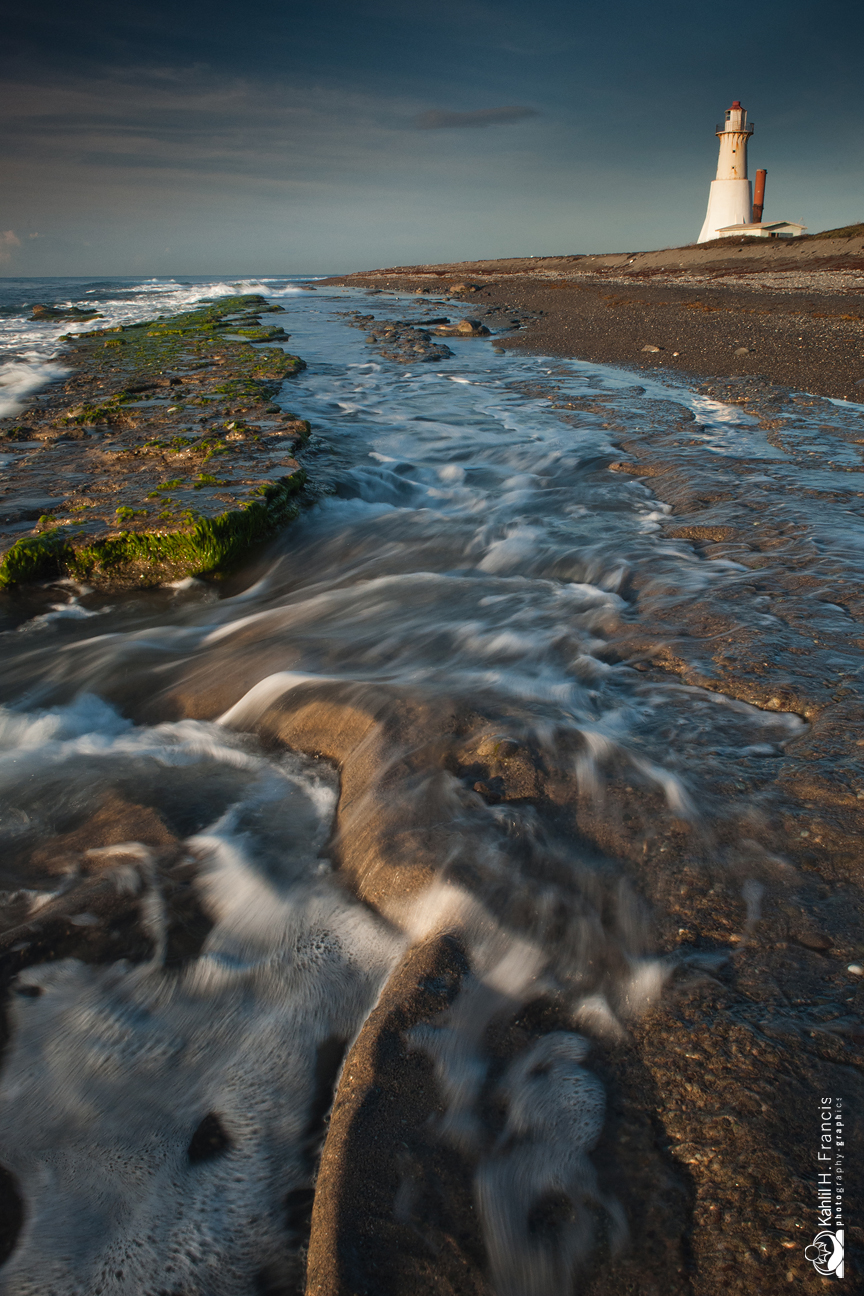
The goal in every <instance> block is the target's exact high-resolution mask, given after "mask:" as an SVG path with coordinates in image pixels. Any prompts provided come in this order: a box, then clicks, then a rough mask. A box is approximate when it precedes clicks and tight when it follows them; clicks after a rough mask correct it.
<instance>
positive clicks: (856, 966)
mask: <svg viewBox="0 0 864 1296" xmlns="http://www.w3.org/2000/svg"><path fill="white" fill-rule="evenodd" d="M846 971H847V972H851V973H852V975H853V976H864V967H862V966H861V964H860V963H850V964H849V966H848V967H847V969H846Z"/></svg>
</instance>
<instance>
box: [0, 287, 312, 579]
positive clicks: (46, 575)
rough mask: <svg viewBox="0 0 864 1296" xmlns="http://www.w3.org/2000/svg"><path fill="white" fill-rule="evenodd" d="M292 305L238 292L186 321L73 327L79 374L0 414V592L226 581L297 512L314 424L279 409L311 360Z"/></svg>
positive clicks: (70, 340)
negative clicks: (286, 315) (303, 353)
mask: <svg viewBox="0 0 864 1296" xmlns="http://www.w3.org/2000/svg"><path fill="white" fill-rule="evenodd" d="M279 310H281V308H280V307H278V306H271V305H269V304H268V303H267V302H266V301H265V299H264V298H262V297H258V296H243V297H227V298H222V299H220V300H218V301H215V302H212V303H208V304H207V305H205V306H201V307H199V308H197V309H195V310H192V311H188V312H186V313H184V314H182V315H177V316H171V317H167V318H163V317H160V318H159V319H156V320H149V321H146V322H144V323H141V324H136V325H126V326H122V327H120V328H114V329H103V330H95V331H93V332H90V333H82V334H77V335H73V336H69V335H67V337H66V338H65V341H66V343H67V348H68V349H67V356H68V359H69V361H70V363H71V365H72V366H73V370H72V373H71V375H70V376H69V378H68V379H67V381H66V382H65V383H62V384H55V385H54V386H53V387H51V388H49V389H48V391H47V393H46V394H45V395H43V396H42V397H41V398H40V399H39V400H38V402H37V401H34V402H33V405H32V407H31V408H30V409H28V410H27V411H26V414H25V415H24V416H21V417H19V418H18V419H17V420H15V419H9V418H7V419H2V420H0V437H2V438H3V439H4V440H5V441H6V442H7V444H8V446H9V451H10V454H11V455H12V456H14V462H13V463H12V464H11V465H9V469H8V472H7V478H6V482H7V489H6V491H5V492H4V493H3V494H2V495H0V588H4V589H5V588H9V587H10V586H14V585H17V584H21V583H24V582H28V581H38V580H45V579H51V578H56V577H58V576H71V577H74V578H77V579H83V580H87V581H88V582H91V583H94V584H96V585H111V586H113V587H120V586H130V585H135V586H140V585H147V584H156V583H160V582H162V581H164V580H166V579H172V578H177V577H181V576H187V575H196V574H211V575H215V574H218V573H221V572H223V571H226V570H228V569H229V568H231V567H233V566H236V565H237V564H238V563H239V562H241V561H242V560H243V558H244V556H246V555H247V554H248V553H249V551H250V550H251V549H252V548H254V546H256V545H258V544H260V543H262V542H264V541H266V540H268V539H270V538H271V537H272V536H273V535H275V534H276V532H277V531H278V530H279V529H280V528H281V527H282V526H284V525H285V524H286V523H287V522H289V521H291V520H292V519H293V518H294V517H295V516H296V515H297V512H298V505H297V502H296V499H295V496H296V495H297V493H298V492H299V491H300V490H301V488H302V486H303V484H304V482H305V480H306V473H305V471H304V470H303V469H302V468H301V466H300V464H299V463H298V462H297V460H296V459H295V458H294V457H293V453H294V450H295V448H296V447H297V446H299V445H302V444H304V443H305V442H306V441H307V440H308V438H309V434H310V428H309V424H308V422H307V421H306V420H305V419H299V418H296V417H295V416H294V415H292V414H289V413H286V412H285V411H284V410H283V409H282V408H281V407H280V406H279V405H276V404H274V403H273V398H274V396H276V395H277V393H278V392H279V391H280V389H281V387H282V383H283V382H284V381H285V379H286V378H289V377H291V376H292V375H293V374H296V373H299V372H300V371H301V370H302V369H303V368H305V365H304V363H303V361H302V360H300V359H299V358H298V357H297V356H293V355H291V354H289V353H288V352H287V351H285V350H284V349H282V348H281V347H280V346H272V347H270V346H264V345H262V343H266V342H271V341H277V340H278V341H280V342H281V341H283V340H287V337H288V335H287V334H286V333H285V332H284V330H283V329H282V328H281V327H278V326H276V327H269V326H262V325H261V322H260V318H259V317H260V315H262V314H264V313H265V312H268V313H269V312H275V311H279Z"/></svg>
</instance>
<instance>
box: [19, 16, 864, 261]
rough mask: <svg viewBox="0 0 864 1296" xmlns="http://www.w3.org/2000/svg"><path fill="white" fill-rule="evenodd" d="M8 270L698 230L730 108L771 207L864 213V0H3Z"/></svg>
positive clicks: (430, 253)
mask: <svg viewBox="0 0 864 1296" xmlns="http://www.w3.org/2000/svg"><path fill="white" fill-rule="evenodd" d="M6 12H7V15H8V16H7V19H6V21H5V25H4V42H3V47H2V52H0V72H2V76H3V84H4V90H3V103H2V122H0V141H2V142H0V152H2V154H3V156H2V167H3V173H4V176H5V182H4V184H3V187H2V192H0V259H2V261H0V273H3V274H9V275H11V274H82V275H83V274H97V275H98V274H106V275H117V274H130V275H139V274H182V273H187V274H226V275H238V274H279V273H292V272H302V271H310V272H324V271H327V270H333V271H336V270H345V269H357V268H362V267H372V266H377V265H390V264H396V263H399V262H417V261H436V260H456V259H461V258H472V257H480V256H507V255H532V254H534V255H539V254H545V253H556V252H562V253H563V252H587V251H606V250H610V251H611V250H635V249H638V248H647V247H662V246H670V245H675V244H678V243H686V242H690V241H692V240H694V239H695V237H696V235H697V234H698V231H699V227H700V225H701V222H702V218H703V216H704V211H705V205H706V201H707V195H708V184H709V181H710V180H711V178H712V176H713V173H714V167H715V165H716V141H715V139H714V136H713V129H714V123H715V121H717V120H719V119H720V118H721V117H722V113H723V109H724V108H726V107H728V105H729V103H730V102H731V101H732V99H733V98H740V99H741V100H742V102H743V103H744V104H745V106H746V107H747V108H748V109H749V111H750V115H751V117H752V118H753V119H754V120H755V122H756V134H755V136H754V139H753V141H752V143H751V155H750V156H751V167H750V172H751V176H752V174H753V172H754V170H755V168H756V167H757V166H765V167H767V169H768V193H767V203H766V209H765V216H766V219H769V218H780V217H784V218H787V219H791V220H800V221H803V222H804V223H805V224H806V225H807V226H808V227H809V228H810V229H811V230H817V229H824V228H827V227H831V226H836V225H842V224H849V223H851V222H853V221H856V220H860V219H864V77H862V75H861V71H860V62H861V48H862V37H864V4H862V3H861V0H854V2H853V0H839V3H831V0H828V2H827V3H822V4H817V3H812V2H810V0H807V2H805V0H786V2H785V3H783V4H782V5H779V4H778V5H775V6H769V5H764V4H763V5H761V6H748V5H740V6H737V7H736V6H728V5H720V4H706V3H700V2H699V0H692V2H691V3H687V4H685V3H681V2H679V0H655V3H654V4H646V3H645V2H644V0H619V2H618V3H615V2H614V0H613V2H612V3H608V4H605V5H604V4H603V3H595V4H591V5H588V4H584V3H581V2H580V0H570V2H569V3H560V2H559V0H539V2H537V0H535V3H534V4H533V5H531V6H526V5H525V4H524V3H515V2H514V0H487V2H482V0H481V2H478V0H436V3H435V4H425V5H424V4H419V5H417V6H416V7H415V8H414V9H413V10H410V9H409V7H408V6H406V5H405V4H404V3H395V2H394V0H374V2H373V3H362V0H361V3H353V4H348V3H341V2H338V3H337V2H335V0H318V2H317V3H315V4H312V5H299V4H295V3H285V4H281V5H276V4H264V3H258V2H253V3H246V4H244V5H242V6H235V5H233V4H232V5H228V4H224V3H220V0H208V3H204V2H203V0H194V2H193V3H188V2H187V3H182V0H181V2H180V4H179V5H178V4H176V3H174V4H168V3H157V4H148V5H138V6H136V5H134V3H130V4H127V5H118V4H116V3H111V4H108V3H98V2H97V3H93V2H92V0H83V2H82V3H80V4H78V5H76V6H69V5H68V4H64V5H60V4H57V5H54V4H46V3H39V0H36V3H34V4H29V5H27V4H25V3H23V0H11V3H10V0H7V5H6Z"/></svg>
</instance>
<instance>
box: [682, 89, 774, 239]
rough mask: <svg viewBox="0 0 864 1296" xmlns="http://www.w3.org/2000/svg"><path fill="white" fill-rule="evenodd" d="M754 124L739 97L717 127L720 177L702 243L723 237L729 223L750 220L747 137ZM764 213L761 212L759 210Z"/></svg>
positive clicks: (714, 182) (715, 183)
mask: <svg viewBox="0 0 864 1296" xmlns="http://www.w3.org/2000/svg"><path fill="white" fill-rule="evenodd" d="M753 130H754V126H753V123H752V122H748V121H747V109H746V108H742V107H741V104H740V103H739V102H738V100H737V99H736V100H735V102H734V103H733V105H732V107H731V108H727V109H726V120H725V122H721V124H720V125H719V126H718V127H717V131H716V134H717V138H718V139H719V141H720V157H719V159H718V162H717V177H716V179H715V180H712V181H711V192H710V194H709V196H708V211H707V214H706V216H705V224H704V225H703V226H702V232H701V233H700V235H699V238H698V240H697V241H698V242H699V243H707V242H708V240H709V239H715V238H723V237H724V235H723V234H722V233H721V232H720V231H721V230H726V229H728V228H729V226H730V225H746V224H748V223H749V222H750V220H751V212H752V196H751V192H750V181H749V180H748V179H747V141H748V140H749V139H750V136H751V135H752V134H753ZM760 215H761V213H760Z"/></svg>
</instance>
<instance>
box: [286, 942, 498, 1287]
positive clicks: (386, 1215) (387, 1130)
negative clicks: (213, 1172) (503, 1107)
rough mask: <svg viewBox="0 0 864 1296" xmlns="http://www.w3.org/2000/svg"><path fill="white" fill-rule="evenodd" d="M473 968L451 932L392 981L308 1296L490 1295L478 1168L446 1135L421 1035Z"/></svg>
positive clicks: (352, 1070)
mask: <svg viewBox="0 0 864 1296" xmlns="http://www.w3.org/2000/svg"><path fill="white" fill-rule="evenodd" d="M467 972H468V963H467V959H466V957H465V954H464V951H463V950H462V948H461V947H460V945H459V943H458V942H457V941H456V940H455V939H454V938H452V937H448V936H444V937H436V938H434V939H432V940H429V941H427V942H425V943H424V944H422V945H420V946H418V947H417V948H416V949H415V950H413V951H412V952H411V953H410V954H409V955H408V956H407V957H406V959H405V960H404V962H403V963H402V965H401V966H400V968H399V969H398V970H397V971H396V972H395V973H394V974H393V976H391V978H390V980H389V982H388V984H387V986H386V988H385V990H384V992H383V994H382V996H381V999H380V1001H379V1003H378V1006H377V1007H376V1008H375V1009H374V1011H373V1012H372V1014H371V1015H370V1017H369V1018H368V1019H367V1021H366V1023H365V1025H364V1027H363V1029H362V1031H361V1032H360V1035H359V1036H358V1038H357V1041H356V1043H355V1044H354V1046H353V1047H352V1049H351V1051H350V1052H349V1054H348V1056H347V1058H346V1060H345V1064H344V1066H343V1068H342V1074H341V1079H340V1082H339V1088H338V1092H337V1096H336V1101H335V1103H334V1105H333V1110H332V1112H331V1115H330V1124H329V1131H328V1134H327V1139H326V1142H325V1144H324V1150H323V1153H322V1156H321V1163H320V1168H319V1171H318V1178H317V1181H316V1190H315V1202H314V1208H313V1212H312V1230H311V1236H310V1241H309V1257H308V1264H307V1279H306V1282H307V1285H306V1291H307V1293H308V1294H309V1296H337V1294H338V1296H348V1294H349V1293H356V1292H363V1291H373V1290H374V1291H375V1292H376V1293H378V1294H379V1296H402V1294H403V1293H404V1296H408V1294H409V1293H411V1294H413V1296H423V1294H424V1293H425V1294H426V1296H437V1294H438V1293H440V1292H442V1291H447V1292H451V1293H453V1294H454V1296H456V1294H457V1293H458V1294H459V1296H481V1293H482V1296H487V1293H489V1291H490V1289H489V1287H488V1285H487V1282H486V1280H485V1278H484V1275H483V1267H484V1253H483V1243H482V1240H481V1236H480V1228H479V1225H478V1221H477V1216H476V1212H475V1206H474V1199H473V1194H472V1174H473V1168H474V1167H473V1164H472V1159H471V1158H466V1157H465V1156H464V1155H463V1154H460V1153H459V1152H458V1151H457V1150H456V1149H454V1148H453V1147H452V1146H450V1145H448V1144H447V1143H446V1142H445V1141H444V1140H442V1138H441V1136H440V1133H439V1132H438V1129H437V1125H438V1123H440V1120H441V1118H442V1117H443V1115H444V1112H445V1102H444V1099H443V1095H442V1093H441V1091H440V1088H439V1086H438V1084H437V1082H436V1079H435V1075H434V1071H433V1066H432V1063H431V1060H430V1059H429V1057H428V1056H426V1055H425V1054H424V1053H422V1052H421V1051H419V1050H417V1049H416V1047H413V1048H412V1045H411V1039H410V1032H411V1031H412V1030H414V1029H416V1028H417V1027H418V1026H421V1025H423V1024H425V1023H429V1022H431V1021H433V1020H434V1019H435V1018H437V1017H438V1016H439V1014H441V1013H442V1012H444V1011H445V1010H446V1008H447V1007H448V1005H450V1004H451V1003H452V1002H453V1000H454V998H455V997H456V995H457V994H458V992H459V989H460V986H461V985H462V982H463V980H464V977H465V976H466V974H467Z"/></svg>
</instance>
